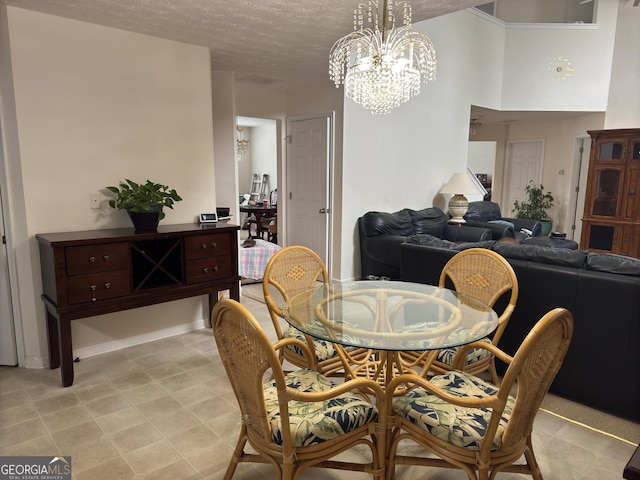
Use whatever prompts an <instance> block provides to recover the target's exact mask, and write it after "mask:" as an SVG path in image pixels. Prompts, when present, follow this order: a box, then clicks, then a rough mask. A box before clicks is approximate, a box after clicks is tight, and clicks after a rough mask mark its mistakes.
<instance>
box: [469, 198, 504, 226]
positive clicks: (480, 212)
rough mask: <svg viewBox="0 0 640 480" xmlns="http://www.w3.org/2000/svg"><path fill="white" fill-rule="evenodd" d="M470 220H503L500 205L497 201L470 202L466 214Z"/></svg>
mask: <svg viewBox="0 0 640 480" xmlns="http://www.w3.org/2000/svg"><path fill="white" fill-rule="evenodd" d="M464 219H465V220H466V221H468V222H489V221H491V220H501V219H502V213H500V205H498V204H497V203H495V202H485V201H482V202H469V210H467V213H466V214H465V216H464Z"/></svg>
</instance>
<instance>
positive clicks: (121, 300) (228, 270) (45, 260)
mask: <svg viewBox="0 0 640 480" xmlns="http://www.w3.org/2000/svg"><path fill="white" fill-rule="evenodd" d="M238 230H239V227H238V226H237V225H230V224H224V223H219V224H201V225H200V224H185V225H161V226H159V227H158V230H157V232H152V233H134V229H133V228H120V229H109V230H91V231H86V232H66V233H49V234H38V235H36V239H37V240H38V243H39V247H40V264H41V268H42V287H43V294H42V299H43V300H44V304H45V308H46V313H47V333H48V336H49V362H50V367H51V368H52V369H53V368H57V367H59V366H60V367H61V369H60V370H61V375H62V385H63V386H64V387H68V386H70V385H72V384H73V348H72V343H71V320H76V319H79V318H86V317H92V316H94V315H102V314H105V313H111V312H118V311H121V310H128V309H131V308H137V307H142V306H146V305H152V304H156V303H162V302H168V301H172V300H179V299H182V298H187V297H193V296H196V295H209V312H211V309H213V306H214V304H215V303H216V301H217V300H218V295H219V292H221V291H224V290H229V292H230V296H231V298H233V299H235V300H239V299H240V277H239V275H238Z"/></svg>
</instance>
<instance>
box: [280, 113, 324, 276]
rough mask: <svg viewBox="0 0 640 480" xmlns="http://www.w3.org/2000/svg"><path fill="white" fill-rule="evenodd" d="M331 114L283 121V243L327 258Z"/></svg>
mask: <svg viewBox="0 0 640 480" xmlns="http://www.w3.org/2000/svg"><path fill="white" fill-rule="evenodd" d="M332 124H333V123H332V117H331V115H322V116H319V117H292V118H289V119H288V120H287V132H288V135H289V144H288V145H289V148H288V150H287V178H288V182H287V187H288V188H287V190H286V192H287V200H286V203H287V225H288V228H287V243H288V244H289V245H304V246H305V247H308V248H310V249H311V250H313V251H314V252H316V253H317V254H318V255H319V256H320V258H322V260H323V262H324V263H325V265H327V266H329V265H330V262H329V256H330V240H329V238H330V235H329V233H330V215H331V207H330V198H331V192H330V182H329V178H331V152H332V151H333V149H332V147H333V134H332Z"/></svg>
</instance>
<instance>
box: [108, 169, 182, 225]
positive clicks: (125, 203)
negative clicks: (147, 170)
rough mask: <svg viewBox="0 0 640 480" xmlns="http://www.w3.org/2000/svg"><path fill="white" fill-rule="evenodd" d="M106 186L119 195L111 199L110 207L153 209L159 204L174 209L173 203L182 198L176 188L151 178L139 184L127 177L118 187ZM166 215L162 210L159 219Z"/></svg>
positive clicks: (131, 209)
mask: <svg viewBox="0 0 640 480" xmlns="http://www.w3.org/2000/svg"><path fill="white" fill-rule="evenodd" d="M105 188H106V189H107V190H109V191H110V192H111V193H114V194H115V195H117V197H116V199H115V200H109V206H110V207H112V208H117V209H120V210H127V211H131V212H141V211H152V210H154V209H155V208H157V207H158V206H162V207H167V208H171V209H173V204H174V203H175V202H179V201H181V200H182V197H181V196H180V195H178V192H176V191H175V190H174V189H170V188H169V187H168V186H167V185H162V184H160V183H154V182H152V181H151V180H147V181H146V183H140V184H138V183H136V182H134V181H132V180H129V179H128V178H126V179H125V180H124V182H120V184H119V186H118V187H113V186H110V187H105ZM164 217H165V214H164V212H162V211H160V215H159V219H160V220H162V219H163V218H164Z"/></svg>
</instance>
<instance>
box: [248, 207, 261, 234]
mask: <svg viewBox="0 0 640 480" xmlns="http://www.w3.org/2000/svg"><path fill="white" fill-rule="evenodd" d="M253 214H254V215H255V217H256V236H255V237H253V238H262V212H254V213H253ZM249 236H251V231H249Z"/></svg>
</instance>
